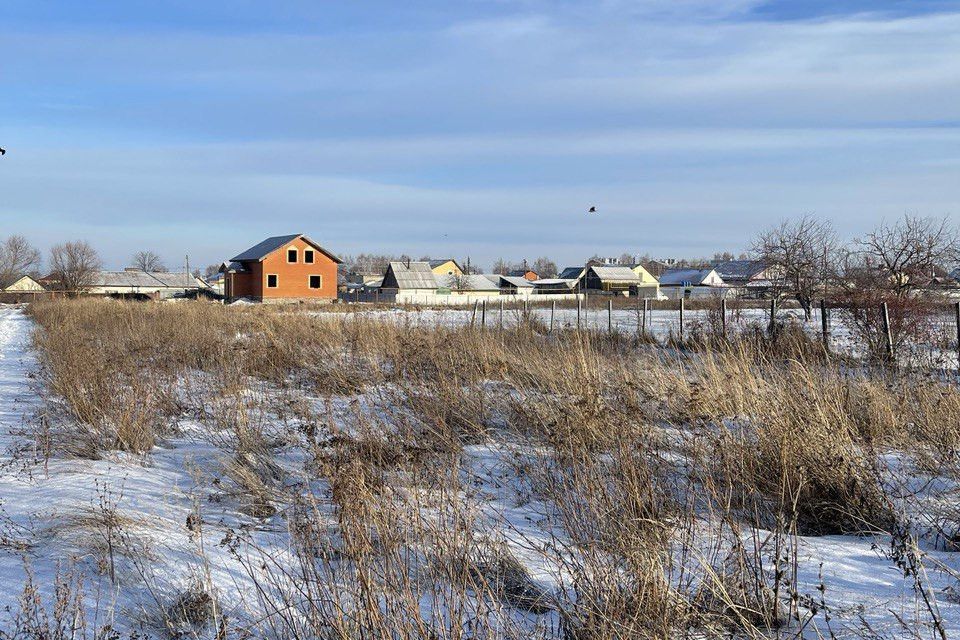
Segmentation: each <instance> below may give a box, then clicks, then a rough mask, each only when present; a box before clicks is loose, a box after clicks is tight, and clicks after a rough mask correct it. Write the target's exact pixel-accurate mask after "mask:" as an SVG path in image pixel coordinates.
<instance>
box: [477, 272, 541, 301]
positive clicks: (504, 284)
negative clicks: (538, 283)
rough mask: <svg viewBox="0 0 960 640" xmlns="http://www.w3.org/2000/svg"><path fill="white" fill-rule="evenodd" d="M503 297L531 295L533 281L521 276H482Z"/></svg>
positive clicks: (494, 274) (491, 274)
mask: <svg viewBox="0 0 960 640" xmlns="http://www.w3.org/2000/svg"><path fill="white" fill-rule="evenodd" d="M484 277H486V278H487V279H489V280H490V281H491V282H493V283H494V284H495V285H496V286H497V287H499V289H500V293H502V294H505V295H520V296H529V295H532V294H533V289H534V287H533V281H531V280H527V279H526V278H524V277H522V276H502V275H499V274H496V273H488V274H484Z"/></svg>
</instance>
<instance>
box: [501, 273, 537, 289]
mask: <svg viewBox="0 0 960 640" xmlns="http://www.w3.org/2000/svg"><path fill="white" fill-rule="evenodd" d="M499 277H500V282H499V284H500V286H501V287H503V286H504V283H506V286H508V287H517V288H518V289H532V288H533V282H531V281H530V280H527V279H526V278H524V277H523V276H514V275H510V276H499Z"/></svg>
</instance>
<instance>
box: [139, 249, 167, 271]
mask: <svg viewBox="0 0 960 640" xmlns="http://www.w3.org/2000/svg"><path fill="white" fill-rule="evenodd" d="M132 260H133V266H135V267H136V268H137V269H140V270H141V271H148V272H151V273H157V272H162V271H166V270H167V268H166V267H165V266H164V264H163V259H161V258H160V256H158V255H157V254H155V253H154V252H153V251H137V252H136V253H135V254H133V259H132Z"/></svg>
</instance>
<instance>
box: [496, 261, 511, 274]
mask: <svg viewBox="0 0 960 640" xmlns="http://www.w3.org/2000/svg"><path fill="white" fill-rule="evenodd" d="M493 273H496V274H497V275H501V276H505V275H507V274H508V273H510V263H509V262H507V261H506V260H504V259H503V258H497V261H496V262H494V263H493Z"/></svg>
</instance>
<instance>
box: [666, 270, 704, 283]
mask: <svg viewBox="0 0 960 640" xmlns="http://www.w3.org/2000/svg"><path fill="white" fill-rule="evenodd" d="M711 273H713V269H667V270H666V271H664V272H663V273H661V274H660V284H661V285H677V286H681V285H686V284H690V285H699V284H700V283H702V282H703V281H704V280H706V279H707V278H708V277H709V276H710V274H711Z"/></svg>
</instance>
